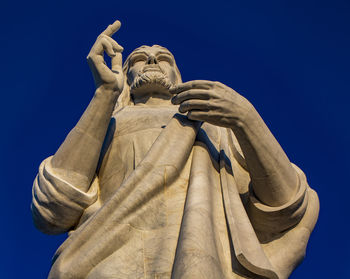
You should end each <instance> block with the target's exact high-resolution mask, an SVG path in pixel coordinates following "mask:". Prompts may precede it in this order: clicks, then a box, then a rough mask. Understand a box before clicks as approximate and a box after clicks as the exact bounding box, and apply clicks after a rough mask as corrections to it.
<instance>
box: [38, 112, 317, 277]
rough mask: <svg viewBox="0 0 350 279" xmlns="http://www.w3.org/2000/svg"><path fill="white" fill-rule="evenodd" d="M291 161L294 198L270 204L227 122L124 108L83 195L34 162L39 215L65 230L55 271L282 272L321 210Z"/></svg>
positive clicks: (43, 226)
mask: <svg viewBox="0 0 350 279" xmlns="http://www.w3.org/2000/svg"><path fill="white" fill-rule="evenodd" d="M87 152H88V150H87ZM293 167H294V168H295V170H296V173H297V174H298V178H299V179H298V181H299V187H298V191H297V193H296V194H295V196H294V197H291V199H290V201H289V202H288V203H286V204H285V205H283V206H279V207H271V206H268V205H265V204H263V203H261V202H260V201H259V200H258V198H257V197H256V196H255V195H254V192H253V190H252V185H251V184H250V177H249V171H248V169H247V166H246V164H245V160H244V157H243V155H242V151H241V150H240V147H239V143H238V142H237V139H236V138H235V136H234V134H233V133H232V131H231V130H229V129H225V128H221V127H216V126H213V125H210V124H207V123H203V124H202V123H200V122H198V121H190V120H188V119H187V117H186V116H184V115H180V114H178V113H177V108H176V107H175V106H166V107H149V106H147V107H146V106H128V107H125V108H123V109H122V110H120V111H119V112H117V113H115V114H114V115H113V117H112V120H111V124H110V127H109V129H108V132H107V135H106V139H105V143H104V146H103V148H102V151H101V158H100V162H99V165H98V167H97V169H96V175H95V178H94V179H93V181H92V183H91V186H90V188H89V190H88V192H83V191H81V190H79V189H78V187H76V185H71V184H70V183H68V182H67V181H65V180H64V179H63V178H62V177H60V176H59V174H58V173H55V170H54V169H53V168H52V167H51V157H49V158H48V159H46V160H44V161H43V163H42V164H41V166H40V168H39V173H38V175H37V177H36V179H35V181H34V186H33V202H32V214H33V219H34V223H35V225H36V226H37V227H38V228H39V229H40V230H42V231H43V232H46V233H51V234H57V233H63V232H67V231H69V236H68V238H67V240H66V241H65V242H64V243H63V244H62V245H61V246H60V247H59V249H58V250H57V252H56V254H55V256H54V258H53V264H52V268H51V271H50V274H49V277H48V278H50V279H61V278H62V279H73V278H74V279H78V278H87V279H95V278H96V279H97V278H98V279H104V278H176V279H177V278H179V279H180V278H181V279H187V278H208V279H209V278H210V279H211V278H274V279H275V278H276V279H277V278H279V279H280V278H287V277H288V276H289V274H290V273H291V272H292V271H293V269H294V268H295V267H296V265H297V264H298V263H299V262H300V261H301V260H302V259H303V256H304V253H305V249H306V245H307V242H308V239H309V236H310V233H311V231H312V230H313V227H314V225H315V222H316V219H317V215H318V208H319V205H318V198H317V195H316V193H315V192H314V191H313V190H312V189H310V187H309V186H308V184H307V181H306V178H305V176H304V174H303V172H302V171H301V170H300V169H299V168H298V167H296V166H295V165H293Z"/></svg>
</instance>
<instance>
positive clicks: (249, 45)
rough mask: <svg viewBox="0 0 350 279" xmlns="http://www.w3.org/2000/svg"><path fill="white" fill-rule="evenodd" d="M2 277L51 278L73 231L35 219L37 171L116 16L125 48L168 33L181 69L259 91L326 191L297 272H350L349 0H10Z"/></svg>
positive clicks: (293, 155) (80, 100)
mask: <svg viewBox="0 0 350 279" xmlns="http://www.w3.org/2000/svg"><path fill="white" fill-rule="evenodd" d="M0 13H1V16H0V29H1V33H0V34H1V44H0V51H1V52H0V55H1V62H0V65H1V67H0V71H1V74H0V79H1V93H2V94H1V104H2V105H1V110H0V116H1V119H2V121H1V123H2V124H1V126H2V127H1V130H2V136H1V145H0V146H1V153H0V154H1V161H0V162H1V168H0V170H1V181H2V183H1V184H2V192H1V193H2V200H1V203H0V212H1V224H2V229H1V232H0V236H1V238H0V239H1V240H2V245H1V246H2V249H1V250H2V253H1V254H0V278H35V279H38V278H39V279H40V278H46V276H47V274H48V271H49V269H50V260H51V257H52V255H53V254H54V252H55V250H56V248H57V247H58V246H59V244H60V243H61V242H62V241H63V240H64V238H65V236H64V235H63V236H46V235H44V234H42V233H40V232H39V231H37V230H36V229H35V228H34V227H33V225H32V221H31V215H30V209H29V205H30V201H31V187H32V181H33V179H34V177H35V175H36V172H37V168H38V166H39V164H40V162H41V161H42V160H43V159H44V158H46V157H47V156H49V155H52V154H53V153H54V152H55V151H56V149H57V148H58V147H59V145H60V143H61V142H62V141H63V140H64V138H65V136H66V134H67V133H68V132H69V130H70V129H71V128H72V127H73V126H74V124H75V123H76V121H77V120H78V119H79V117H80V115H81V114H82V112H83V110H84V109H85V107H86V106H87V104H88V103H89V100H90V99H91V97H92V95H93V92H94V86H93V80H92V77H91V75H90V72H89V68H88V66H87V63H86V61H85V58H86V55H87V53H88V51H89V48H90V47H91V45H92V44H93V42H94V41H95V38H96V37H97V35H98V34H99V33H100V32H101V31H102V30H103V29H104V28H105V27H106V26H107V25H108V24H109V23H112V22H113V21H114V20H115V19H120V21H121V22H122V28H121V30H120V31H119V32H118V33H117V34H116V35H115V39H116V40H117V41H118V42H119V43H120V44H121V45H122V46H124V48H125V52H124V53H125V55H127V54H129V53H130V52H131V51H132V50H133V49H134V48H136V47H138V46H140V45H142V44H160V45H163V46H165V47H168V48H169V49H170V50H171V51H172V52H173V53H174V55H175V58H176V60H177V64H178V66H179V68H180V71H181V72H182V76H183V80H184V81H188V80H193V79H208V80H218V81H221V82H223V83H225V84H226V85H228V86H230V87H232V88H234V89H235V90H237V91H238V92H240V93H241V94H242V95H244V96H245V97H246V98H248V100H250V101H251V102H252V103H253V104H254V105H255V107H256V108H257V110H258V111H259V112H260V114H261V115H262V117H263V118H264V120H265V122H266V123H267V125H268V126H269V127H270V129H271V130H272V132H273V134H274V135H275V136H276V138H277V139H278V141H279V142H280V144H281V145H282V147H283V148H284V150H285V151H286V153H287V154H288V156H289V158H290V159H291V161H293V162H294V163H296V164H297V165H298V166H299V167H301V168H302V169H303V170H304V172H305V173H306V175H307V177H308V181H309V184H310V185H311V186H312V187H313V188H314V189H315V190H316V191H317V192H318V194H319V197H320V201H321V211H320V218H319V221H318V224H317V225H316V229H315V231H314V232H313V234H312V236H311V240H310V242H309V245H308V249H307V255H306V259H305V260H304V262H303V263H302V264H301V265H300V266H299V267H298V268H297V270H296V271H295V272H294V273H293V275H292V276H291V278H350V273H349V267H348V263H349V260H350V256H349V253H348V251H349V249H350V247H349V246H350V245H349V242H350V241H349V237H348V227H349V226H348V223H349V218H348V206H349V194H350V190H349V187H350V185H349V179H348V177H349V173H350V168H349V165H350V164H349V159H348V158H350V157H349V156H350V154H349V149H348V144H349V138H350V132H349V124H348V122H349V110H348V107H349V101H350V97H349V94H350V90H349V89H350V85H349V72H350V70H349V69H350V68H349V64H350V63H349V62H350V54H349V53H350V35H349V30H350V29H349V27H350V2H349V1H345V0H344V1H340V0H328V1H322V0H318V1H317V0H314V1H312V0H303V1H300V0H294V1H283V0H279V1H261V0H256V1H249V0H245V1H243V0H241V1H237V0H231V1H222V0H215V1H190V0H187V1H182V0H177V1H151V0H149V1H23V0H20V1H8V0H5V1H4V0H3V1H2V2H1V11H0Z"/></svg>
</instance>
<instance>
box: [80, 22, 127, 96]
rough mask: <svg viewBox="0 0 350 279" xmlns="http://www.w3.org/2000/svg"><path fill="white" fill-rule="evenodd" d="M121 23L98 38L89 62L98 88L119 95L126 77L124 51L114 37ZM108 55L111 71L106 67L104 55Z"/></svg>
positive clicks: (91, 51) (114, 24)
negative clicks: (123, 68) (123, 64)
mask: <svg viewBox="0 0 350 279" xmlns="http://www.w3.org/2000/svg"><path fill="white" fill-rule="evenodd" d="M120 25H121V24H120V21H119V20H116V21H115V22H114V23H113V24H111V25H109V26H108V27H107V28H106V30H104V31H103V32H102V33H101V34H100V35H99V36H98V37H97V40H96V42H95V43H94V45H93V46H92V48H91V50H90V52H89V54H88V56H87V61H88V64H89V66H90V69H91V72H92V75H93V77H94V80H95V85H96V88H100V87H103V88H104V89H107V90H112V91H113V92H116V93H117V94H118V95H119V94H120V93H121V92H122V91H123V86H124V75H123V70H122V63H123V61H122V51H123V47H121V46H120V45H119V44H118V43H117V42H116V41H115V40H113V39H112V35H113V34H114V33H115V32H117V31H118V30H119V28H120ZM104 52H106V53H107V55H108V56H109V57H111V69H110V68H109V67H108V66H107V65H106V62H105V60H104V57H103V54H104Z"/></svg>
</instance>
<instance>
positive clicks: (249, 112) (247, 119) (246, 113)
mask: <svg viewBox="0 0 350 279" xmlns="http://www.w3.org/2000/svg"><path fill="white" fill-rule="evenodd" d="M259 118H260V116H259V114H258V112H257V111H256V110H255V108H254V106H253V105H252V104H251V103H250V102H249V101H247V102H245V104H244V105H243V109H242V110H241V112H240V114H239V116H238V117H237V118H236V120H235V121H234V123H233V126H232V127H231V128H232V130H233V131H235V130H237V129H239V130H244V129H246V128H247V127H252V126H254V125H256V124H257V119H259Z"/></svg>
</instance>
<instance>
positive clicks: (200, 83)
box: [170, 80, 212, 94]
mask: <svg viewBox="0 0 350 279" xmlns="http://www.w3.org/2000/svg"><path fill="white" fill-rule="evenodd" d="M211 83H212V82H211V81H207V80H192V81H188V82H184V83H181V84H178V85H177V86H174V87H172V88H171V89H170V93H172V94H178V93H180V92H182V91H186V90H190V89H210V88H211Z"/></svg>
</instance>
